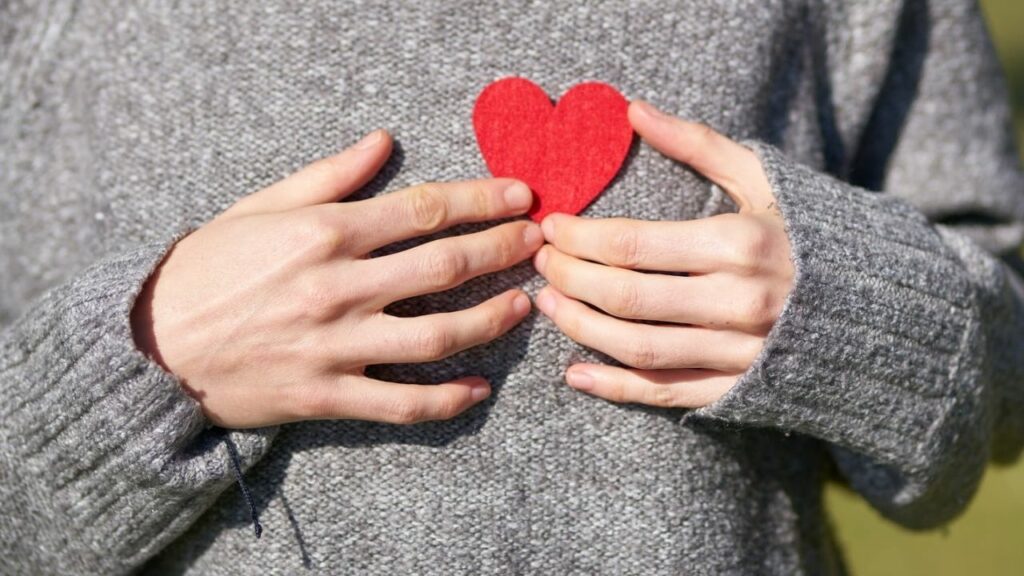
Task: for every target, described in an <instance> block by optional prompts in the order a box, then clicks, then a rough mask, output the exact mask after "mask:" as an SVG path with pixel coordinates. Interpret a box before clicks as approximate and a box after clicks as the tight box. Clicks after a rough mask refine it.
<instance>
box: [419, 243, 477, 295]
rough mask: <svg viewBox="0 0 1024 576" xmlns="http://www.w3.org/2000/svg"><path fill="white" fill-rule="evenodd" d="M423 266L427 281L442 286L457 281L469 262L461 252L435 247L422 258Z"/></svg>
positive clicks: (432, 284)
mask: <svg viewBox="0 0 1024 576" xmlns="http://www.w3.org/2000/svg"><path fill="white" fill-rule="evenodd" d="M423 266H424V270H423V276H424V279H425V280H426V281H427V283H428V284H429V285H431V286H435V287H439V288H443V287H447V286H451V285H453V284H455V283H457V282H458V281H459V280H460V279H461V278H462V276H463V275H464V274H465V273H466V269H467V268H468V266H469V262H468V260H467V258H466V255H465V254H464V253H462V252H459V251H456V250H450V249H443V248H437V249H435V250H433V251H431V252H430V254H429V255H428V256H427V257H426V258H424V260H423Z"/></svg>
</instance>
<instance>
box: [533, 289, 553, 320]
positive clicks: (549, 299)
mask: <svg viewBox="0 0 1024 576" xmlns="http://www.w3.org/2000/svg"><path fill="white" fill-rule="evenodd" d="M537 308H540V311H541V312H543V313H544V314H546V315H547V316H552V315H554V313H555V297H554V296H552V295H551V293H550V292H548V291H546V290H542V291H541V293H540V294H537Z"/></svg>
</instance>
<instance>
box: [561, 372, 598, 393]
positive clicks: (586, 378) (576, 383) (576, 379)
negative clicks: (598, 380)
mask: <svg viewBox="0 0 1024 576" xmlns="http://www.w3.org/2000/svg"><path fill="white" fill-rule="evenodd" d="M565 381H566V382H568V383H569V386H572V387H573V388H575V389H577V390H590V389H591V388H593V387H594V377H593V376H591V375H590V374H588V373H586V372H584V371H583V370H579V369H577V370H569V371H568V372H566V373H565Z"/></svg>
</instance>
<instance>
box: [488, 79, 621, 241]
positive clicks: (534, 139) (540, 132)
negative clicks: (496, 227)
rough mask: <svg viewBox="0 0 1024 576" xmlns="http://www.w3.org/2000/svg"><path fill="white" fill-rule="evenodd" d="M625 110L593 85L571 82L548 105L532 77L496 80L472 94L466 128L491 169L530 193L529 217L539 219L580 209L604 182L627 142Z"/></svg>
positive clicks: (606, 89)
mask: <svg viewBox="0 0 1024 576" xmlns="http://www.w3.org/2000/svg"><path fill="white" fill-rule="evenodd" d="M628 107H629V102H627V101H626V99H625V98H624V97H623V96H622V95H621V94H619V92H618V91H617V90H616V89H615V88H612V87H611V86H609V85H607V84H604V83H601V82H584V83H582V84H577V85H576V86H573V87H572V88H571V89H570V90H569V91H568V92H566V93H565V95H564V96H562V99H561V100H560V101H559V102H558V105H557V106H555V105H553V104H552V103H551V99H550V98H548V95H547V94H546V93H545V92H544V90H542V89H541V88H540V87H539V86H537V85H536V84H534V83H533V82H530V81H529V80H527V79H525V78H504V79H502V80H498V81H497V82H494V83H492V84H490V85H489V86H487V87H486V88H484V90H483V92H481V93H480V96H478V97H477V99H476V105H475V106H474V107H473V128H474V129H475V130H476V140H477V143H478V144H479V145H480V152H481V153H482V154H483V156H484V161H485V162H486V163H487V168H488V169H490V171H491V174H493V175H494V176H495V177H498V178H505V177H508V178H516V179H519V180H522V181H523V182H525V183H526V184H527V186H529V187H530V189H531V190H533V192H534V195H535V198H534V203H533V207H532V208H531V209H530V211H529V215H530V217H531V218H533V219H534V220H536V221H538V222H540V221H541V220H542V219H543V218H544V216H546V215H548V214H550V213H552V212H566V213H570V214H576V213H578V212H580V211H581V210H583V209H584V208H586V207H587V205H588V204H590V203H591V201H593V200H594V198H596V197H597V195H598V194H600V193H601V191H602V190H604V189H605V187H606V186H608V183H609V182H611V181H612V178H614V177H615V174H616V173H617V172H618V171H619V168H621V167H622V162H623V161H624V160H625V159H626V153H628V152H629V146H630V144H632V142H633V127H632V126H630V124H629V119H628V118H627V117H626V109H627V108H628Z"/></svg>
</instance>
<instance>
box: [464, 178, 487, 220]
mask: <svg viewBox="0 0 1024 576" xmlns="http://www.w3.org/2000/svg"><path fill="white" fill-rule="evenodd" d="M469 206H470V210H472V211H473V212H472V214H473V216H474V217H475V218H485V217H487V216H488V215H489V214H490V213H491V212H492V208H491V193H490V190H488V189H487V187H486V186H484V185H482V184H475V185H473V187H472V188H470V190H469Z"/></svg>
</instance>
